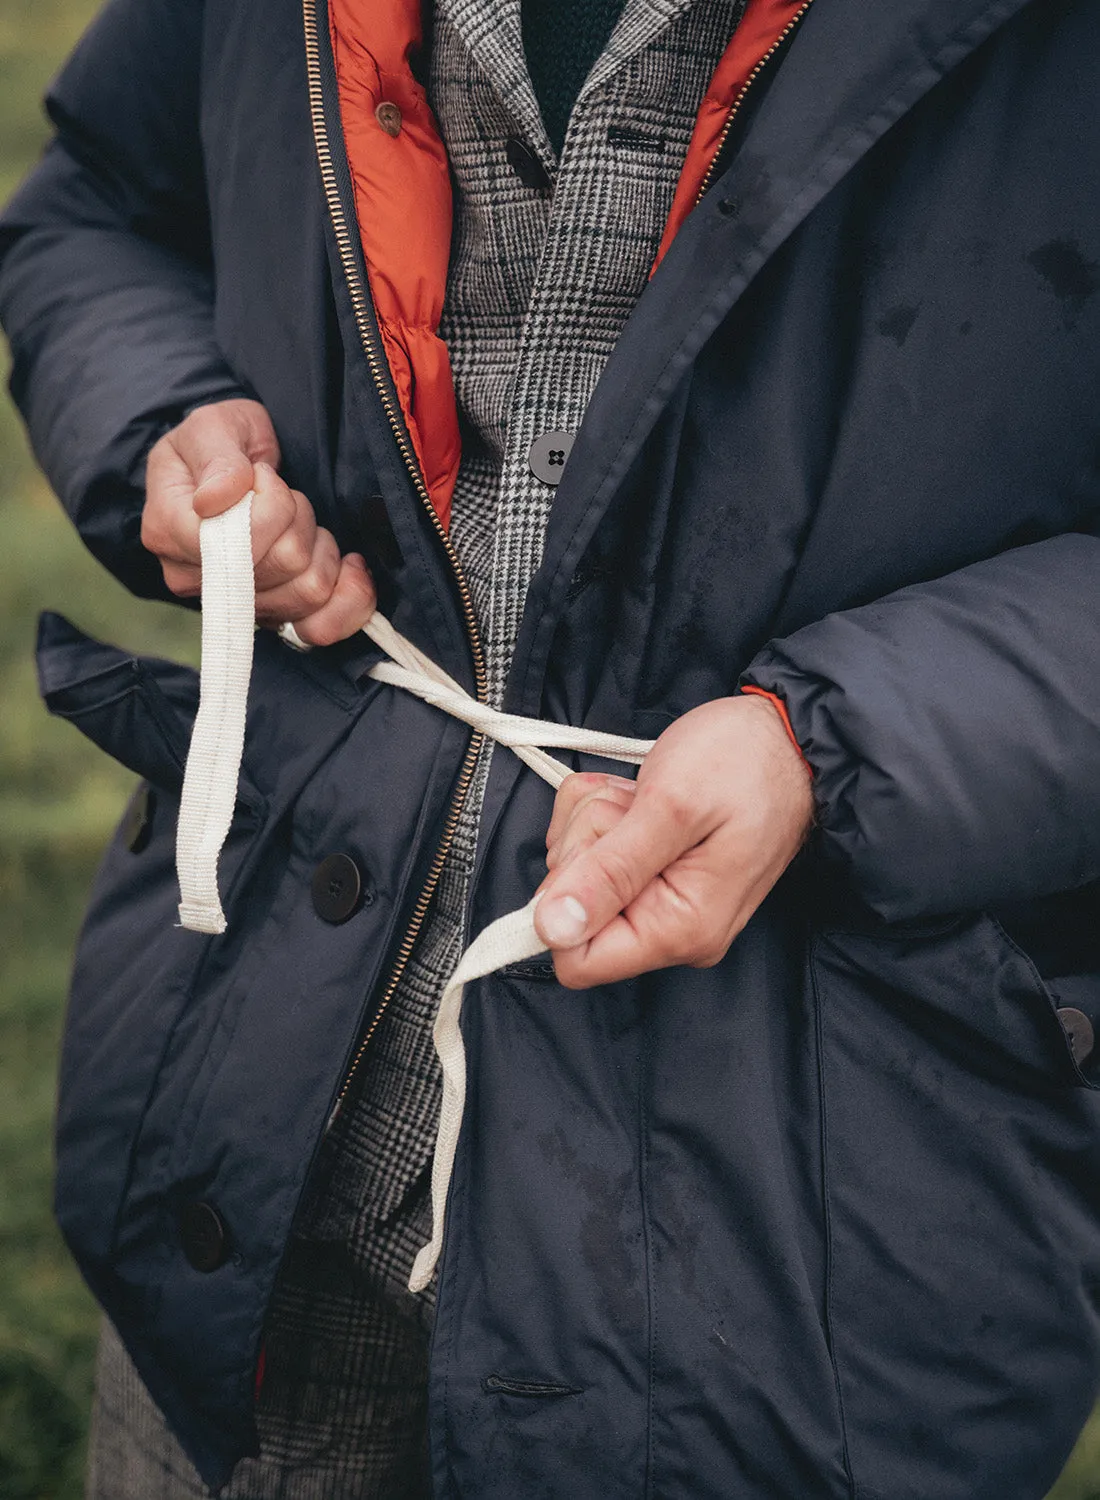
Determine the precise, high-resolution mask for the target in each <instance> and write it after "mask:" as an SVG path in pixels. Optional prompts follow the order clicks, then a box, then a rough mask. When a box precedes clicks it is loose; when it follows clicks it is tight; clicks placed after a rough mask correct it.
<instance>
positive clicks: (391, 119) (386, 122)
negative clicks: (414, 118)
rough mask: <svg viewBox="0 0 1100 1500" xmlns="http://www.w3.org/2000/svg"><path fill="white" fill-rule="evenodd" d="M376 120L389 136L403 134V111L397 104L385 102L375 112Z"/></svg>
mask: <svg viewBox="0 0 1100 1500" xmlns="http://www.w3.org/2000/svg"><path fill="white" fill-rule="evenodd" d="M374 118H375V119H376V120H377V121H378V123H379V125H381V127H382V129H383V130H384V131H385V132H386V134H387V135H400V134H401V111H400V110H399V109H398V107H397V105H396V104H391V103H390V102H389V100H384V101H383V102H382V103H381V104H380V105H379V106H378V108H377V109H376V110H375V111H374Z"/></svg>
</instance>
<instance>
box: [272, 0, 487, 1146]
mask: <svg viewBox="0 0 1100 1500" xmlns="http://www.w3.org/2000/svg"><path fill="white" fill-rule="evenodd" d="M302 15H303V20H304V22H305V37H306V73H307V76H308V81H309V111H310V116H311V119H312V121H313V139H314V144H315V146H316V148H317V161H318V164H319V166H320V168H321V180H322V182H323V184H324V189H325V201H326V203H327V204H328V211H329V216H330V218H331V220H332V227H333V230H334V232H335V235H336V243H337V247H338V249H339V252H340V263H341V266H342V267H343V271H344V279H345V281H346V283H347V288H348V293H349V295H350V297H351V305H352V309H353V312H354V314H355V324H356V327H357V329H358V330H359V340H360V343H361V344H362V346H363V352H364V354H365V355H366V357H367V364H368V366H369V368H370V372H371V377H372V379H373V380H374V384H375V387H376V389H377V391H378V395H379V397H380V399H381V401H382V407H383V409H384V411H385V413H386V417H387V419H388V421H389V424H390V427H391V428H392V429H393V435H394V437H395V439H396V440H397V446H398V449H399V451H400V453H401V457H402V459H403V460H404V463H405V467H406V469H407V470H408V471H409V476H410V478H411V479H412V482H413V485H414V487H415V489H416V493H417V495H418V496H419V497H420V501H421V503H422V504H423V506H424V508H425V510H426V511H427V514H428V518H429V520H430V521H431V523H432V526H433V527H434V529H435V532H436V535H437V536H438V537H439V540H440V543H441V544H442V547H443V551H444V553H445V554H446V557H447V561H448V562H449V563H450V565H451V570H452V572H453V573H454V578H455V583H456V585H457V587H458V594H459V599H460V600H461V604H462V618H463V623H464V624H465V627H466V634H467V637H468V638H469V643H470V652H471V655H472V657H473V664H474V680H475V686H476V692H477V698H478V702H480V703H484V702H485V701H486V697H487V686H486V675H485V656H484V652H483V651H482V647H481V638H480V636H479V634H478V628H477V616H476V614H475V611H474V601H473V598H472V597H471V594H470V588H469V585H468V584H467V582H466V578H465V576H464V574H463V572H462V566H461V564H460V563H459V560H458V556H457V554H456V553H455V550H454V545H453V543H452V542H451V539H450V537H449V536H448V535H447V531H446V528H445V527H444V525H443V523H442V522H441V521H440V519H439V516H438V515H437V514H436V510H435V507H434V506H433V504H432V499H431V495H430V494H429V493H428V487H427V485H426V484H425V482H424V476H423V475H422V474H421V472H420V466H419V464H418V463H417V460H416V455H415V454H414V452H413V449H412V444H411V442H410V439H409V436H408V433H407V431H406V430H405V424H404V422H403V420H402V418H401V414H400V411H399V409H398V407H397V404H396V402H395V400H394V397H393V393H392V392H391V390H390V387H389V384H388V381H387V374H388V366H387V364H386V361H385V357H384V355H383V354H382V351H381V350H380V348H379V344H378V338H377V334H376V330H375V326H374V322H373V319H372V316H371V311H370V301H369V297H368V294H367V290H366V288H365V286H364V284H363V278H362V277H361V276H360V274H359V266H358V264H357V261H356V256H355V249H354V245H355V242H354V240H353V239H352V235H351V231H350V230H349V228H348V220H347V215H346V214H345V212H344V205H343V203H342V202H341V199H340V188H339V184H338V182H337V179H336V169H335V167H334V165H333V160H332V149H331V147H330V145H329V134H328V125H327V123H326V120H325V108H324V95H323V90H322V81H321V47H320V41H319V38H318V27H317V0H302ZM356 232H358V231H356ZM483 741H484V736H483V735H480V734H475V735H474V736H473V737H472V738H471V740H470V743H469V745H468V746H467V748H466V754H465V757H464V759H463V762H462V768H461V770H460V772H459V777H458V784H457V786H456V788H455V794H454V797H453V798H452V801H451V806H450V810H449V811H448V814H447V822H446V824H445V826H444V830H443V839H442V842H441V843H440V846H439V848H438V849H437V850H436V853H435V858H434V859H433V860H432V863H431V868H430V869H429V871H428V878H427V881H426V882H425V885H424V889H423V890H422V891H421V892H420V896H419V899H418V900H417V903H416V906H415V907H414V909H413V914H412V918H411V920H410V923H409V926H408V929H407V931H406V933H405V936H404V938H403V939H402V941H401V947H400V949H399V950H398V954H397V959H396V962H395V964H394V967H393V970H392V972H391V974H390V977H389V981H388V982H387V984H386V988H385V990H384V991H383V994H382V1000H381V1002H380V1004H379V1006H378V1009H377V1010H376V1011H375V1013H374V1017H373V1019H372V1021H371V1023H370V1026H369V1027H368V1028H367V1032H366V1035H365V1036H364V1037H363V1039H362V1041H361V1042H360V1043H359V1046H358V1048H357V1050H356V1053H355V1056H354V1057H353V1058H352V1060H351V1064H350V1066H349V1068H348V1070H347V1072H346V1074H345V1075H344V1082H343V1084H342V1085H341V1087H340V1092H339V1093H338V1095H337V1096H336V1103H335V1104H334V1105H333V1108H332V1114H331V1115H330V1117H329V1123H330V1124H331V1122H332V1121H333V1120H334V1119H335V1118H336V1115H337V1114H338V1113H339V1110H340V1106H341V1105H342V1104H343V1102H344V1099H345V1098H346V1097H347V1093H348V1090H349V1089H350V1087H351V1085H352V1082H353V1081H354V1079H355V1075H356V1073H357V1072H358V1070H359V1065H360V1063H361V1062H362V1060H363V1055H364V1053H365V1052H366V1050H367V1047H368V1045H369V1043H370V1040H371V1038H372V1037H373V1036H374V1033H375V1032H376V1031H377V1029H378V1024H379V1022H380V1021H381V1019H382V1017H383V1015H384V1014H385V1012H386V1009H387V1007H388V1006H389V1003H390V1001H391V1000H392V999H393V996H394V992H395V991H396V989H397V986H398V984H399V983H400V982H401V976H402V974H403V973H404V972H405V966H406V964H407V963H408V961H409V955H410V954H411V953H412V950H413V948H414V946H415V944H416V940H417V937H418V936H419V935H420V929H421V927H422V926H423V924H424V917H425V915H426V914H427V910H428V906H429V905H430V903H431V899H432V896H433V895H434V894H435V888H436V886H437V885H438V883H439V877H440V875H441V874H442V872H443V866H444V864H445V863H446V859H447V855H448V854H449V852H450V849H451V844H452V842H453V840H454V834H455V829H456V827H457V826H458V820H459V818H460V817H461V815H462V808H463V805H464V803H465V801H466V796H467V793H468V792H469V790H470V783H471V781H472V780H473V775H474V768H475V767H476V765H477V761H478V756H479V755H480V753H481V746H482V743H483Z"/></svg>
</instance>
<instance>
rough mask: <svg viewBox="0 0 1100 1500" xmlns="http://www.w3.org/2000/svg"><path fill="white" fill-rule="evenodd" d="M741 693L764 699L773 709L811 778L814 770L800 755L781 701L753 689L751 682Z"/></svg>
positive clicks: (763, 689) (765, 692)
mask: <svg viewBox="0 0 1100 1500" xmlns="http://www.w3.org/2000/svg"><path fill="white" fill-rule="evenodd" d="M741 691H742V693H752V695H753V696H754V697H756V698H766V699H767V700H768V702H769V703H770V704H771V706H772V707H773V708H774V709H775V711H776V713H777V714H778V715H779V717H780V718H781V719H782V720H783V728H784V729H785V730H786V731H787V738H788V739H789V740H790V742H791V744H792V745H793V746H794V748H795V749H796V750H797V751H798V758H799V760H800V761H801V762H802V764H803V765H804V766H805V767H806V773H807V775H808V776H811V777H812V776H813V774H814V768H813V766H811V765H810V762H809V761H808V760H807V759H806V757H805V756H804V755H803V753H802V746H801V745H800V744H799V743H798V739H797V737H796V735H795V732H794V728H793V727H792V725H791V716H790V714H788V712H787V705H786V704H785V703H784V702H783V699H782V698H779V697H777V696H776V695H775V693H769V692H768V690H767V689H766V688H761V687H754V686H753V684H752V683H751V682H747V683H746V684H745V686H744V687H743V688H742V689H741Z"/></svg>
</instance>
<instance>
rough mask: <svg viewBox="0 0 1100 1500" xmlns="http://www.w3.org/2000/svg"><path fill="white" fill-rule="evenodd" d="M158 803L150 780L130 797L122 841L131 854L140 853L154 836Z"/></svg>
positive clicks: (123, 822)
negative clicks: (154, 821) (154, 816)
mask: <svg viewBox="0 0 1100 1500" xmlns="http://www.w3.org/2000/svg"><path fill="white" fill-rule="evenodd" d="M156 805H157V798H156V793H155V792H154V791H153V788H152V787H151V786H150V785H149V783H148V782H143V783H142V784H141V786H139V787H138V789H137V791H136V792H135V793H134V795H133V796H132V797H131V798H130V805H129V807H128V808H127V809H126V813H125V816H124V817H123V820H122V841H123V843H124V844H125V845H126V847H127V849H129V851H130V853H131V854H140V853H141V851H142V850H143V849H144V848H145V846H146V845H147V844H148V842H149V840H150V839H151V838H152V837H153V813H154V812H155V810H156Z"/></svg>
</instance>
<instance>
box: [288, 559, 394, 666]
mask: <svg viewBox="0 0 1100 1500" xmlns="http://www.w3.org/2000/svg"><path fill="white" fill-rule="evenodd" d="M377 603H378V596H377V594H376V593H375V588H374V579H373V578H372V577H371V575H370V572H369V570H368V568H367V565H366V563H365V562H364V561H363V559H362V558H361V557H360V556H359V554H358V553H357V552H351V553H349V554H348V556H347V557H345V558H344V559H343V561H342V563H341V565H340V573H339V576H338V577H337V579H336V587H335V588H334V589H333V591H332V594H331V595H330V597H329V599H328V601H327V603H325V604H323V605H322V606H321V608H320V609H318V610H315V611H314V613H313V614H311V615H304V616H302V618H301V619H298V620H296V621H295V623H294V628H295V630H296V631H297V632H298V634H299V635H300V636H301V638H302V640H303V641H305V643H306V645H307V646H331V645H333V644H334V643H335V642H336V641H346V640H347V639H348V637H349V636H353V635H354V634H355V632H356V631H357V630H362V628H363V626H364V625H365V624H366V623H367V621H368V620H369V619H370V617H371V615H373V614H374V611H375V607H376V605H377Z"/></svg>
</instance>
